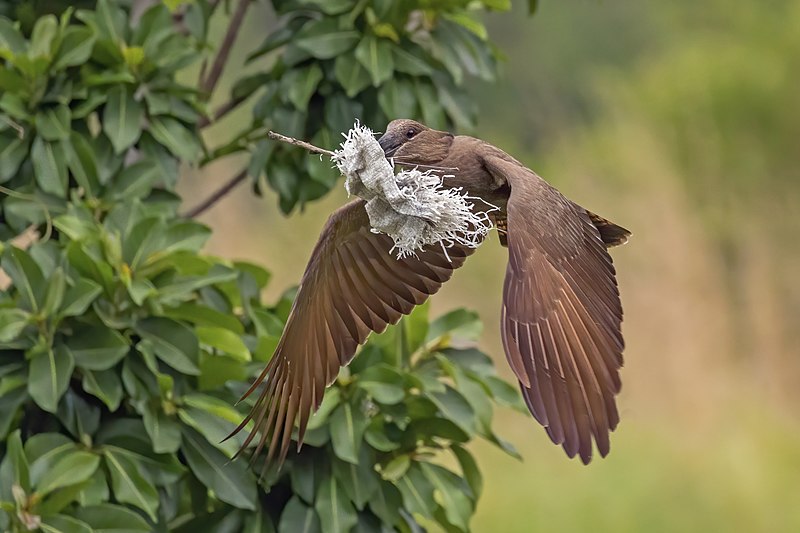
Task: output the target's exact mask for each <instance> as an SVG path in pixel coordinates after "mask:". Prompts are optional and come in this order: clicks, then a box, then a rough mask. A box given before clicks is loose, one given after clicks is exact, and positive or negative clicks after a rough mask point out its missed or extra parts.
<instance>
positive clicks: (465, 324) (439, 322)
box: [426, 309, 483, 342]
mask: <svg viewBox="0 0 800 533" xmlns="http://www.w3.org/2000/svg"><path fill="white" fill-rule="evenodd" d="M482 332H483V324H482V323H481V320H480V317H479V316H478V313H476V312H474V311H467V310H466V309H456V310H454V311H451V312H449V313H447V314H445V315H443V316H441V317H439V318H437V319H436V320H434V321H433V322H432V323H431V326H430V328H429V329H428V336H427V338H426V341H427V342H430V341H432V340H434V339H439V338H441V337H443V336H444V335H446V334H449V335H451V336H453V337H458V338H462V339H468V340H475V339H477V338H478V337H480V335H481V333H482Z"/></svg>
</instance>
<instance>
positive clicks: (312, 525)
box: [278, 495, 322, 533]
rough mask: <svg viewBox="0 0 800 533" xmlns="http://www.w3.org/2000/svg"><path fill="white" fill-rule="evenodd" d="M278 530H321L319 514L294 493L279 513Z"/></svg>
mask: <svg viewBox="0 0 800 533" xmlns="http://www.w3.org/2000/svg"><path fill="white" fill-rule="evenodd" d="M278 531H291V532H292V533H318V532H321V531H322V526H321V525H320V522H319V516H317V513H316V511H314V509H313V508H312V507H309V506H308V505H306V504H305V503H303V501H302V500H301V499H300V498H298V497H297V496H296V495H295V496H292V498H291V499H290V500H289V502H288V503H287V504H286V506H285V507H284V508H283V512H282V513H281V521H280V522H279V523H278Z"/></svg>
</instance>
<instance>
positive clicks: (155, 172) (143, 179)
mask: <svg viewBox="0 0 800 533" xmlns="http://www.w3.org/2000/svg"><path fill="white" fill-rule="evenodd" d="M160 177H161V176H160V174H159V168H158V165H157V164H156V162H155V161H151V160H149V159H145V160H142V161H138V162H136V163H134V164H132V165H129V166H127V167H125V168H124V169H123V170H122V172H120V173H119V174H118V175H117V177H116V179H114V181H113V182H112V183H111V185H110V186H109V187H108V190H107V192H106V196H107V197H109V198H111V199H113V200H128V201H130V200H133V199H134V198H142V197H144V196H147V195H148V194H149V193H150V190H151V189H152V188H153V184H155V183H156V182H157V181H158V179H159V178H160Z"/></svg>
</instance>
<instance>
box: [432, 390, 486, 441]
mask: <svg viewBox="0 0 800 533" xmlns="http://www.w3.org/2000/svg"><path fill="white" fill-rule="evenodd" d="M428 397H429V398H430V399H431V400H433V402H434V403H435V404H436V407H438V409H439V411H440V412H441V413H442V415H443V416H444V417H445V418H447V419H449V420H451V421H453V422H454V423H455V424H457V425H458V426H459V427H460V428H461V429H463V430H464V431H466V432H467V433H468V434H472V433H474V432H475V413H474V411H473V410H472V407H471V406H470V404H469V402H468V401H467V400H466V398H464V396H463V395H462V394H461V393H459V392H458V391H457V390H455V389H454V388H452V387H450V386H448V387H447V388H446V390H445V392H443V393H439V392H435V393H431V394H429V395H428Z"/></svg>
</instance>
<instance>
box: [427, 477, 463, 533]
mask: <svg viewBox="0 0 800 533" xmlns="http://www.w3.org/2000/svg"><path fill="white" fill-rule="evenodd" d="M421 466H422V471H423V472H424V474H425V477H426V478H427V479H428V480H429V481H430V482H431V485H433V487H434V493H433V498H434V500H435V501H436V503H438V504H439V505H441V506H442V508H443V509H444V513H445V516H446V517H447V521H448V522H449V523H451V524H452V525H454V526H455V527H457V528H458V529H459V530H461V531H467V530H468V529H469V518H470V516H472V512H473V505H472V502H471V501H470V499H469V498H468V497H467V495H466V494H465V492H464V486H463V481H462V480H461V478H459V477H458V476H456V475H455V474H453V473H452V472H450V471H449V470H446V469H444V468H442V467H441V466H438V465H434V464H431V463H421Z"/></svg>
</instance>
